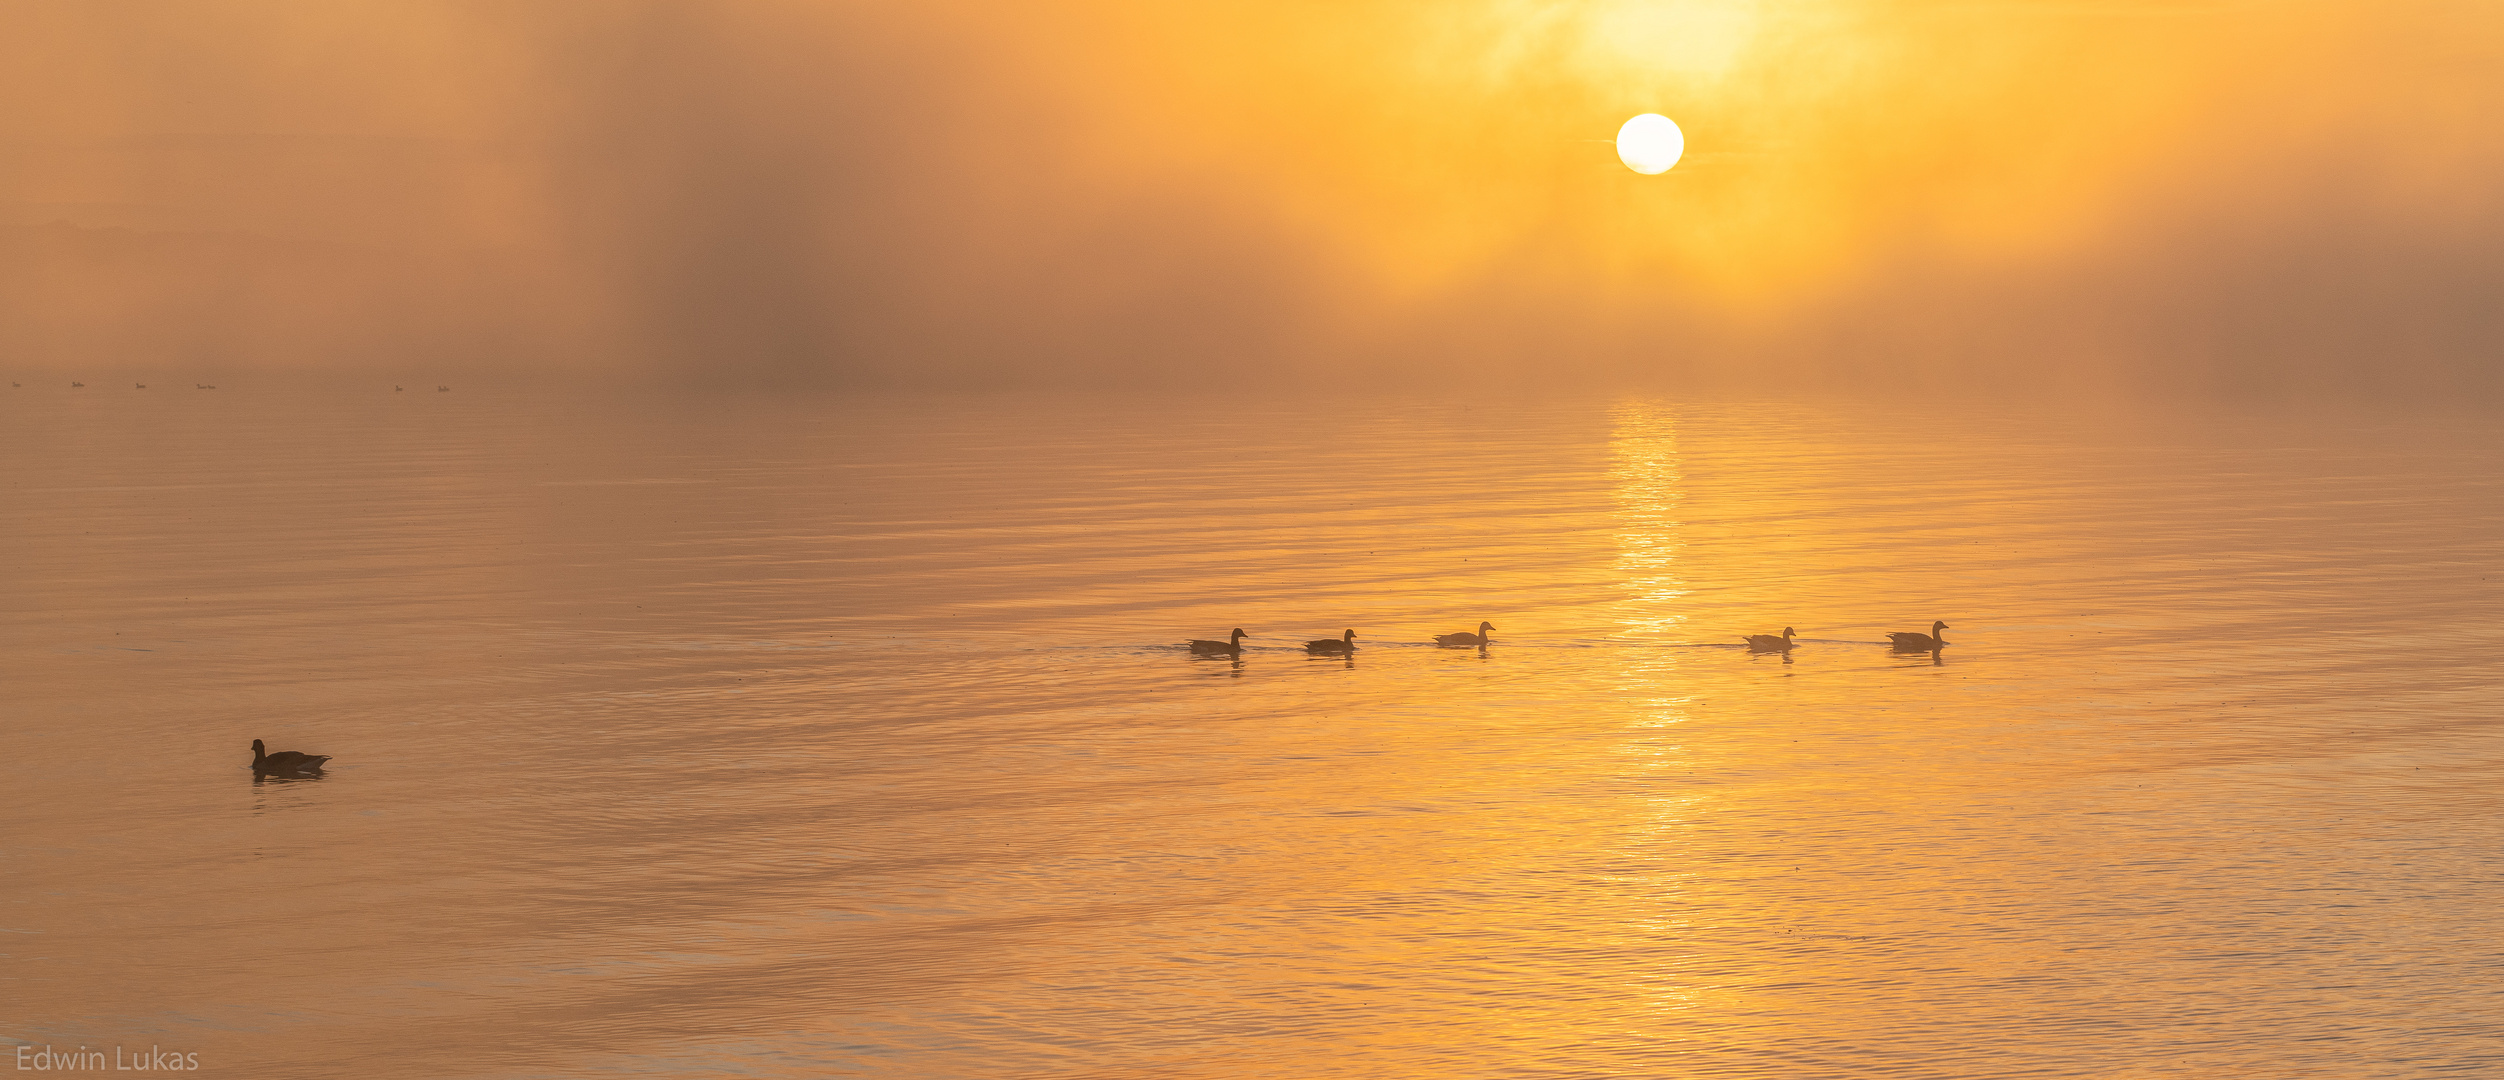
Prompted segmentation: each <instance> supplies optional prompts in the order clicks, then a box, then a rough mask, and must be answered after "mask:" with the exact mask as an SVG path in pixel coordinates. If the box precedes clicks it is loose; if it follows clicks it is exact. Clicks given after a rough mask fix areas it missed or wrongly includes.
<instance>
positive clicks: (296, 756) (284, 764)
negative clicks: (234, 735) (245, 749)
mask: <svg viewBox="0 0 2504 1080" xmlns="http://www.w3.org/2000/svg"><path fill="white" fill-rule="evenodd" d="M329 760H330V755H328V754H300V753H297V752H295V751H293V750H281V751H279V752H277V753H275V754H273V753H270V752H269V750H268V748H266V747H264V746H262V745H261V740H259V739H254V740H252V771H253V772H256V773H295V772H320V771H322V763H323V762H325V761H329Z"/></svg>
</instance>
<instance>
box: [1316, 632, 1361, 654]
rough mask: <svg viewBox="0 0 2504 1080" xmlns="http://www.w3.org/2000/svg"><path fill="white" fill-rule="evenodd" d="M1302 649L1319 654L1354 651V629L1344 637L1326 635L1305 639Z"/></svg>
mask: <svg viewBox="0 0 2504 1080" xmlns="http://www.w3.org/2000/svg"><path fill="white" fill-rule="evenodd" d="M1304 651H1305V652H1309V653H1314V654H1316V655H1321V656H1346V655H1347V654H1349V653H1352V652H1355V651H1356V631H1354V630H1350V631H1348V633H1347V636H1345V637H1335V638H1327V637H1326V638H1321V639H1318V640H1314V641H1307V642H1305V643H1304Z"/></svg>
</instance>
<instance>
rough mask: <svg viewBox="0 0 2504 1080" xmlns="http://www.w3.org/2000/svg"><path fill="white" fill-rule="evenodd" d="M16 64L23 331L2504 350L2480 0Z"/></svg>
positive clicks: (2417, 390) (63, 21)
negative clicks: (1640, 146) (1640, 152)
mask: <svg viewBox="0 0 2504 1080" xmlns="http://www.w3.org/2000/svg"><path fill="white" fill-rule="evenodd" d="M0 95H5V103H6V106H7V107H6V108H0V367H6V368H8V369H9V370H12V371H37V370H41V371H47V372H72V371H91V372H98V373H103V372H108V371H166V372H175V373H180V372H183V371H189V370H195V369H196V370H200V371H203V372H223V371H235V370H241V369H270V368H280V369H285V368H309V369H335V370H338V371H344V372H371V373H374V374H375V375H376V376H377V377H386V378H393V377H396V378H410V379H424V378H427V377H429V373H431V372H437V371H479V370H494V371H499V372H504V373H511V374H517V375H518V374H531V373H541V372H547V373H563V372H575V371H580V372H604V373H617V374H620V375H632V376H635V377H656V378H662V379H667V380H671V381H678V382H690V383H697V384H706V385H722V386H756V385H767V386H847V385H882V384H903V385H1020V384H1039V385H1051V386H1085V385H1139V384H1156V385H1163V384H1217V383H1236V382H1240V383H1245V384H1260V383H1265V382H1274V381H1296V380H1313V379H1346V380H1350V381H1364V382H1377V383H1414V384H1418V385H1446V384H1501V385H1511V384H1530V385H1538V384H1549V383H1564V384H1581V383H1604V384H1605V383H1623V384H1630V385H1661V386H1677V385H1699V384H1702V385H1725V386H1726V385H1737V386H1765V387H1769V388H1780V387H1810V386H1826V387H1843V388H1855V387H1868V388H1922V387H1951V388H1963V389H1989V388H1994V387H2003V386H2009V387H2031V388H2046V387H2056V388H2085V389H2105V388H2115V389H2134V390H2138V391H2143V392H2157V393H2169V392H2181V391H2185V390H2190V389H2199V390H2217V391H2225V392H2232V393H2256V394H2313V393H2319V392H2338V393H2341V394H2346V393H2373V394H2388V395H2400V396H2413V395H2419V394H2446V395H2458V394H2461V393H2471V394H2478V395H2489V396H2493V395H2496V394H2498V393H2504V304H2499V303H2498V302H2497V298H2498V297H2504V124H2499V123H2498V122H2497V121H2496V120H2495V118H2494V116H2492V115H2491V107H2492V106H2493V105H2494V104H2495V103H2497V102H2499V101H2504V7H2498V6H2496V5H2493V4H2491V3H2485V2H2471V0H2462V2H2452V3H2431V2H2428V3H2419V2H2409V0H2374V2H2348V0H2320V2H2305V0H2282V2H2257V0H2256V2H2221V3H2195V2H2159V0H2146V2H2130V0H2112V2H2087V0H2026V2H2018V0H1970V2H1927V3H1914V2H1895V3H1890V2H1882V0H1794V2H1780V0H1766V2H1761V3H1751V2H1740V0H1695V2H1683V3H1680V2H1638V0H1605V2H1579V3H1578V2H1567V0H1549V2H1536V0H1478V2H1468V0H1438V2H1431V3H1428V2H1416V3H1367V2H1362V0H1354V2H1351V0H1333V2H1330V3H1299V2H1292V0H1261V2H1249V3H1219V2H1209V3H1190V4H1177V3H1170V2H1140V3H1127V2H1117V0H1106V2H1093V3H1086V2H1079V3H1046V2H1034V3H997V4H970V3H944V2H941V3H929V2H925V3H915V4H846V3H823V2H821V3H798V2H783V3H777V2H770V0H741V2H736V3H730V2H724V3H640V4H638V3H622V2H621V3H594V2H588V0H572V2H564V3H553V2H551V3H530V2H518V0H494V2H478V3H450V2H443V3H421V2H411V3H395V4H339V3H336V2H335V0H310V2H301V3H293V2H287V0H253V2H250V3H229V2H218V0H187V2H186V3H183V4H178V5H168V4H162V3H144V4H143V3H116V2H110V0H59V2H49V0H28V2H21V3H14V4H11V5H9V6H7V7H6V8H5V9H0ZM1646 111H1656V112H1661V113H1665V114H1667V115H1669V116H1671V117H1673V118H1675V119H1676V120H1677V121H1678V122H1679V123H1680V124H1681V125H1682V126H1684V127H1685V129H1686V131H1687V136H1688V157H1687V159H1686V160H1685V161H1684V162H1682V163H1681V164H1680V165H1679V166H1678V167H1677V168H1676V169H1674V170H1672V171H1671V172H1669V173H1667V174H1664V175H1661V176H1657V177H1644V176H1638V175H1636V174H1634V173H1632V172H1630V171H1628V170H1627V169H1625V168H1624V167H1623V166H1621V165H1620V164H1619V163H1618V162H1617V159H1616V156H1615V153H1614V152H1613V150H1612V148H1611V147H1610V145H1609V142H1608V140H1609V139H1610V138H1611V137H1612V136H1613V135H1614V134H1615V132H1616V129H1617V126H1618V124H1619V123H1621V122H1622V121H1623V120H1624V119H1625V118H1626V117H1628V116H1630V115H1633V114H1635V113H1638V112H1646ZM100 377H101V376H100Z"/></svg>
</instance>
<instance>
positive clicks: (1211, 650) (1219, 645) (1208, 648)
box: [1191, 626, 1243, 656]
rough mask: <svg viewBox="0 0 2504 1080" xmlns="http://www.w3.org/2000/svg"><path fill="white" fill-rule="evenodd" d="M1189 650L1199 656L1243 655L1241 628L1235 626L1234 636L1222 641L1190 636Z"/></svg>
mask: <svg viewBox="0 0 2504 1080" xmlns="http://www.w3.org/2000/svg"><path fill="white" fill-rule="evenodd" d="M1191 651H1192V652H1194V653H1198V654H1199V655H1201V656H1241V655H1243V628H1242V627H1240V626H1238V627H1235V633H1234V636H1233V637H1230V638H1227V639H1226V640H1224V641H1209V640H1206V639H1204V638H1192V639H1191Z"/></svg>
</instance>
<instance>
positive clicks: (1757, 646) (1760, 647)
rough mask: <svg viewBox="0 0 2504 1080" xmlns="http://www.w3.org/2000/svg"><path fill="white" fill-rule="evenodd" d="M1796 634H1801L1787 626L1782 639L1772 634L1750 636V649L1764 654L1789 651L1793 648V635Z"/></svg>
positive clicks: (1783, 630)
mask: <svg viewBox="0 0 2504 1080" xmlns="http://www.w3.org/2000/svg"><path fill="white" fill-rule="evenodd" d="M1796 633H1799V631H1797V630H1794V629H1792V628H1790V627H1788V626H1786V627H1783V628H1782V636H1781V637H1775V636H1774V635H1772V634H1749V635H1748V648H1750V649H1753V650H1755V651H1757V652H1764V651H1767V650H1769V649H1770V650H1774V651H1777V652H1779V651H1783V650H1787V649H1789V648H1791V635H1793V634H1796Z"/></svg>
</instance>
